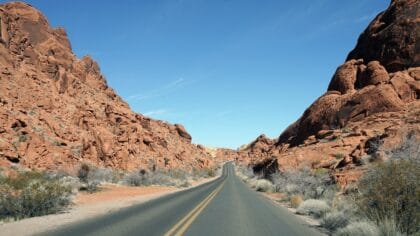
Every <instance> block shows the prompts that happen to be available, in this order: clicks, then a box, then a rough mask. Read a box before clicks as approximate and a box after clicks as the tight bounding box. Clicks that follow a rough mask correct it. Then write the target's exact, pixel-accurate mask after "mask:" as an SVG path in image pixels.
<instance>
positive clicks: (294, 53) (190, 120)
mask: <svg viewBox="0 0 420 236" xmlns="http://www.w3.org/2000/svg"><path fill="white" fill-rule="evenodd" d="M26 2H28V3H30V4H31V5H33V6H35V7H36V8H38V9H40V10H41V11H42V12H43V13H44V14H45V15H46V16H47V18H48V19H49V21H50V23H51V24H52V25H53V26H63V27H64V28H65V29H66V30H67V33H68V35H69V38H70V41H71V44H72V47H73V50H74V52H75V53H76V55H77V56H78V57H82V56H83V55H85V54H90V55H92V57H93V58H94V59H95V60H96V61H98V63H99V65H100V67H101V70H102V73H103V74H104V75H105V77H106V78H107V80H108V84H109V85H110V86H111V87H113V88H114V89H115V90H116V91H117V92H118V94H119V95H120V96H122V97H123V98H124V99H125V100H126V101H127V102H128V103H129V104H130V106H131V108H132V109H133V110H134V111H136V112H140V113H142V114H144V115H147V116H150V117H152V118H156V119H161V120H166V121H169V122H171V123H181V124H183V125H184V126H185V127H186V128H187V130H188V131H189V132H190V134H191V135H192V136H193V142H194V143H201V144H204V145H208V146H217V147H231V148H236V147H238V146H240V145H242V144H245V143H249V142H250V141H252V140H253V139H255V138H256V137H257V136H258V135H259V134H262V133H265V134H267V135H268V136H269V137H272V138H275V137H277V136H278V135H279V134H280V133H281V132H282V130H284V129H285V128H286V127H287V126H288V125H289V124H291V123H292V122H294V121H295V120H296V119H298V118H299V117H300V115H301V114H302V113H303V111H304V110H305V109H306V108H307V107H308V106H309V105H310V104H311V103H312V102H313V101H314V100H315V99H316V98H317V97H318V96H320V95H322V94H323V93H324V92H325V90H326V88H327V86H328V83H329V81H330V79H331V76H332V74H333V73H334V71H335V69H336V67H337V66H338V65H340V64H341V63H342V62H343V61H344V59H345V57H346V56H347V53H348V52H349V51H350V50H351V49H352V48H353V47H354V45H355V43H356V40H357V38H358V36H359V34H360V33H361V32H362V31H363V30H364V29H365V28H366V26H367V25H368V23H369V22H370V21H371V20H372V19H373V18H374V16H375V15H376V14H377V13H379V12H380V11H382V10H384V9H385V8H386V7H387V6H388V4H389V0H353V1H341V0H339V1H338V0H299V1H282V0H275V1H274V0H273V1H268V0H267V1H266V0H264V1H261V0H253V1H251V0H235V1H234V0H164V1H160V0H150V1H147V0H124V1H117V0H113V1H111V0H89V1H87V0H69V1H64V0H28V1H26Z"/></svg>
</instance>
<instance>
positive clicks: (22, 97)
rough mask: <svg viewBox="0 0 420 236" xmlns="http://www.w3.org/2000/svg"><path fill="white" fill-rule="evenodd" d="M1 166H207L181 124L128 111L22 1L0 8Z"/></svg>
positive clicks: (60, 34)
mask: <svg viewBox="0 0 420 236" xmlns="http://www.w3.org/2000/svg"><path fill="white" fill-rule="evenodd" d="M0 32H1V33H0V36H1V37H0V166H3V167H6V168H8V167H9V166H11V164H13V163H19V164H20V165H23V166H26V167H30V168H39V169H51V168H71V167H74V166H75V165H78V164H80V163H81V162H90V163H92V164H95V165H100V166H107V167H114V168H121V169H135V168H139V167H141V168H152V167H153V166H156V167H166V168H174V167H178V166H180V165H181V164H182V167H183V168H189V167H192V166H194V167H203V166H208V165H211V164H212V163H211V157H210V155H209V154H208V153H207V152H206V151H205V150H204V148H203V147H201V146H200V147H198V146H196V145H193V144H191V136H190V135H189V134H188V133H187V131H186V130H185V129H184V128H183V126H182V125H171V124H168V123H165V122H162V121H156V120H152V119H150V118H147V117H144V116H142V115H141V114H137V113H134V112H133V111H131V110H130V107H129V106H128V105H127V103H126V102H124V101H123V100H122V99H121V98H120V97H119V96H118V95H117V94H116V93H115V92H114V90H113V89H112V88H110V87H109V86H108V85H107V82H106V79H105V78H104V76H103V75H102V74H101V72H100V69H99V66H98V64H97V63H96V62H95V61H93V60H92V58H91V57H89V56H85V57H83V58H82V59H78V58H76V56H75V55H74V54H73V52H72V49H71V44H70V42H69V40H68V38H67V35H66V32H65V30H64V29H62V28H51V27H50V25H49V24H48V21H47V19H46V18H45V17H44V16H43V15H42V14H41V13H40V12H39V11H37V10H36V9H34V8H33V7H31V6H30V5H27V4H24V3H18V2H13V3H7V4H1V5H0Z"/></svg>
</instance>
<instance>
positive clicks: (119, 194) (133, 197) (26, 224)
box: [0, 177, 218, 236]
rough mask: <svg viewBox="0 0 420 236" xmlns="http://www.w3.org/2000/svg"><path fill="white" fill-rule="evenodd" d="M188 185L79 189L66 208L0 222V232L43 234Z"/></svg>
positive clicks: (194, 184) (5, 233)
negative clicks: (72, 201)
mask: <svg viewBox="0 0 420 236" xmlns="http://www.w3.org/2000/svg"><path fill="white" fill-rule="evenodd" d="M216 178H218V177H213V178H207V179H202V180H199V181H196V182H194V183H193V184H192V185H191V186H190V187H188V188H193V187H196V186H199V185H201V184H205V183H207V182H210V181H212V180H214V179H216ZM188 188H175V187H166V186H146V187H127V186H119V185H105V186H104V190H103V191H100V192H97V193H93V194H87V193H78V194H77V195H76V197H75V200H74V205H73V206H71V207H70V208H69V209H67V210H66V211H65V212H62V213H59V214H52V215H45V216H39V217H32V218H27V219H23V220H19V221H13V222H6V223H0V232H1V235H21V236H25V235H34V234H40V233H43V232H46V231H49V230H53V229H56V228H59V227H62V226H65V225H68V224H72V223H76V222H78V221H83V220H88V219H91V218H95V217H99V216H102V215H105V214H109V213H112V212H115V211H118V210H120V209H122V208H126V207H130V206H133V205H137V204H141V203H145V202H147V201H150V200H153V199H156V198H159V197H163V196H165V195H168V194H171V193H175V192H179V191H183V190H186V189H188Z"/></svg>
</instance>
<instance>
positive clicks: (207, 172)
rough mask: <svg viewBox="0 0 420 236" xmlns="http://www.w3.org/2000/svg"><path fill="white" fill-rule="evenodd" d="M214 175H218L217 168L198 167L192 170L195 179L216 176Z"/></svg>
mask: <svg viewBox="0 0 420 236" xmlns="http://www.w3.org/2000/svg"><path fill="white" fill-rule="evenodd" d="M214 176H216V169H215V168H210V167H205V168H198V169H193V170H192V177H193V178H194V179H199V178H210V177H214Z"/></svg>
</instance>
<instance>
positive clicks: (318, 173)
mask: <svg viewBox="0 0 420 236" xmlns="http://www.w3.org/2000/svg"><path fill="white" fill-rule="evenodd" d="M271 180H272V181H273V183H274V185H275V190H276V192H283V193H286V194H287V196H288V197H290V196H293V195H300V196H302V197H303V198H304V199H311V198H313V199H321V198H324V197H325V196H327V195H329V194H327V193H329V192H335V188H336V187H335V184H334V182H333V180H332V179H331V177H330V176H329V174H328V172H327V171H325V170H324V169H320V170H315V171H312V170H311V169H309V168H302V169H299V170H296V171H285V172H282V173H280V172H278V173H275V174H273V175H271Z"/></svg>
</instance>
